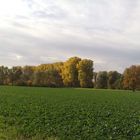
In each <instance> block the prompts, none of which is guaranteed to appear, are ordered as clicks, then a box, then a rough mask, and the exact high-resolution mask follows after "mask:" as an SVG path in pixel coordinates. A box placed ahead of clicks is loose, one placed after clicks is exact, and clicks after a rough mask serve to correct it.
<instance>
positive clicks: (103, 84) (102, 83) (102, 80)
mask: <svg viewBox="0 0 140 140" xmlns="http://www.w3.org/2000/svg"><path fill="white" fill-rule="evenodd" d="M107 82H108V73H107V72H106V71H100V72H98V74H97V77H96V88H102V89H106V88H107V87H108V86H107Z"/></svg>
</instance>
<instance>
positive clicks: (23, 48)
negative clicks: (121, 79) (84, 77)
mask: <svg viewBox="0 0 140 140" xmlns="http://www.w3.org/2000/svg"><path fill="white" fill-rule="evenodd" d="M73 56H78V57H81V58H83V59H84V58H87V59H92V60H93V61H94V70H95V71H103V70H107V71H110V70H117V71H119V72H123V71H124V69H125V68H126V67H129V66H131V65H133V64H135V65H138V64H140V0H112V1H111V0H0V65H5V66H17V65H22V66H24V65H38V64H42V63H53V62H57V61H65V60H67V59H68V58H70V57H73Z"/></svg>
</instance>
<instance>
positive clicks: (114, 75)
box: [0, 57, 140, 91]
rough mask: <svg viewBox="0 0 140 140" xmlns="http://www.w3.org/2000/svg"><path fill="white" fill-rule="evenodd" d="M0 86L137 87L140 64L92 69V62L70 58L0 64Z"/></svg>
mask: <svg viewBox="0 0 140 140" xmlns="http://www.w3.org/2000/svg"><path fill="white" fill-rule="evenodd" d="M0 85H16V86H45V87H82V88H92V87H94V88H100V89H131V90H133V91H135V90H136V89H139V90H140V65H138V66H136V65H133V66H131V67H129V68H126V69H125V71H124V73H123V74H121V73H119V72H117V71H109V72H107V71H99V72H98V73H97V72H93V61H92V60H89V59H81V58H79V57H72V58H70V59H68V60H67V61H66V62H57V63H52V64H41V65H39V66H24V67H21V66H16V67H12V68H8V67H4V66H0Z"/></svg>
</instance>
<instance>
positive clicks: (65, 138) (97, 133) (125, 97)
mask: <svg viewBox="0 0 140 140" xmlns="http://www.w3.org/2000/svg"><path fill="white" fill-rule="evenodd" d="M45 139H46V140H94V139H99V140H105V139H107V140H108V139H128V140H129V139H130V140H131V139H134V140H135V139H136V140H139V139H140V92H138V91H137V92H135V93H133V92H132V91H122V90H120V91H119V90H96V89H76V88H75V89H74V88H73V89H72V88H67V89H66V88H62V89H61V88H38V87H8V86H1V87H0V140H45Z"/></svg>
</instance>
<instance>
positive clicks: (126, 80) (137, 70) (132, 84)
mask: <svg viewBox="0 0 140 140" xmlns="http://www.w3.org/2000/svg"><path fill="white" fill-rule="evenodd" d="M123 86H124V89H132V90H133V91H135V90H136V89H139V88H140V66H136V65H132V66H131V67H129V68H126V69H125V71H124V74H123Z"/></svg>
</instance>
